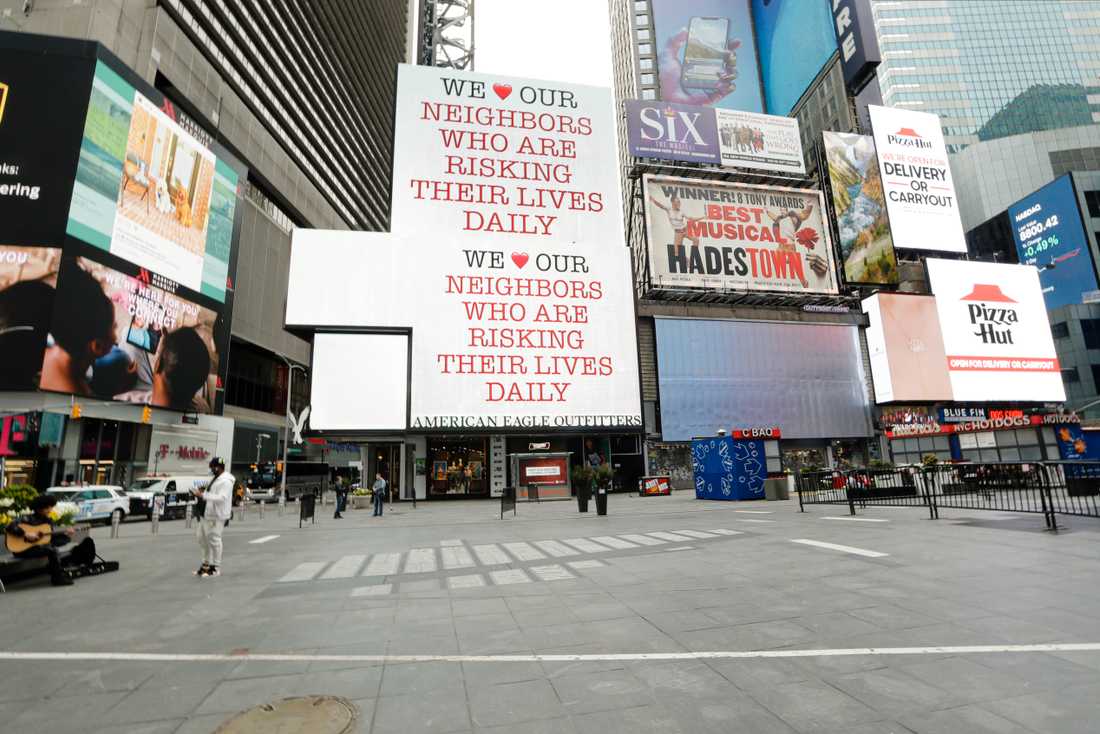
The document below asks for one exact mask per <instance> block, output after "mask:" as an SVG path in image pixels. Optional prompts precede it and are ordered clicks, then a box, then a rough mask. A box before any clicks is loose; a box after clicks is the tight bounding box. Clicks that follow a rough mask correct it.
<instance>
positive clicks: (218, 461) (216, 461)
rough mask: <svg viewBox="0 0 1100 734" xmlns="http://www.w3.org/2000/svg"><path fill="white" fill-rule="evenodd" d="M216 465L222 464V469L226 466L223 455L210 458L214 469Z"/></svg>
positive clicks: (211, 466)
mask: <svg viewBox="0 0 1100 734" xmlns="http://www.w3.org/2000/svg"><path fill="white" fill-rule="evenodd" d="M215 466H220V467H221V468H222V469H224V468H225V462H224V461H222V457H220V456H215V457H214V458H213V459H211V460H210V468H211V469H213V468H214V467H215Z"/></svg>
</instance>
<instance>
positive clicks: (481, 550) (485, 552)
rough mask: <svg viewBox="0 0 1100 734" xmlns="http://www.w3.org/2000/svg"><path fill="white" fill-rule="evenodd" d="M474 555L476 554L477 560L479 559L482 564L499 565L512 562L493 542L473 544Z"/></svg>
mask: <svg viewBox="0 0 1100 734" xmlns="http://www.w3.org/2000/svg"><path fill="white" fill-rule="evenodd" d="M474 555H476V556H477V560H479V561H480V562H481V565H483V566H500V565H502V564H505V563H511V562H512V559H511V558H509V557H508V556H507V554H505V552H504V551H502V550H501V549H500V546H498V545H497V544H495V543H488V544H486V545H475V546H474Z"/></svg>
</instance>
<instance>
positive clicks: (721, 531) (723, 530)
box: [711, 528, 744, 535]
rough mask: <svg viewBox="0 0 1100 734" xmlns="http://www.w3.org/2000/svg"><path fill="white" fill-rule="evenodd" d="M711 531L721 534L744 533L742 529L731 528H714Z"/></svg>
mask: <svg viewBox="0 0 1100 734" xmlns="http://www.w3.org/2000/svg"><path fill="white" fill-rule="evenodd" d="M711 532H712V533H718V534H719V535H744V533H742V532H741V531H740V530H730V529H729V528H714V530H712V531H711Z"/></svg>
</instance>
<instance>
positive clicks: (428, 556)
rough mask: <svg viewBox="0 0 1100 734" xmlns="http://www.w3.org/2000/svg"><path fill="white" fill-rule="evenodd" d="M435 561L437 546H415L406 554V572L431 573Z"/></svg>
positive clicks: (434, 566)
mask: <svg viewBox="0 0 1100 734" xmlns="http://www.w3.org/2000/svg"><path fill="white" fill-rule="evenodd" d="M436 568H438V566H436V563H435V548H413V549H412V550H411V551H409V554H408V555H407V556H405V573H431V572H432V571H434V570H436Z"/></svg>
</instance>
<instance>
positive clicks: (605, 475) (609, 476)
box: [593, 464, 615, 489]
mask: <svg viewBox="0 0 1100 734" xmlns="http://www.w3.org/2000/svg"><path fill="white" fill-rule="evenodd" d="M593 475H594V479H595V481H596V486H597V487H599V488H600V489H611V482H612V480H613V479H614V478H615V470H614V469H612V468H611V465H610V464H600V465H599V466H598V467H596V469H595V470H594V471H593Z"/></svg>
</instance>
